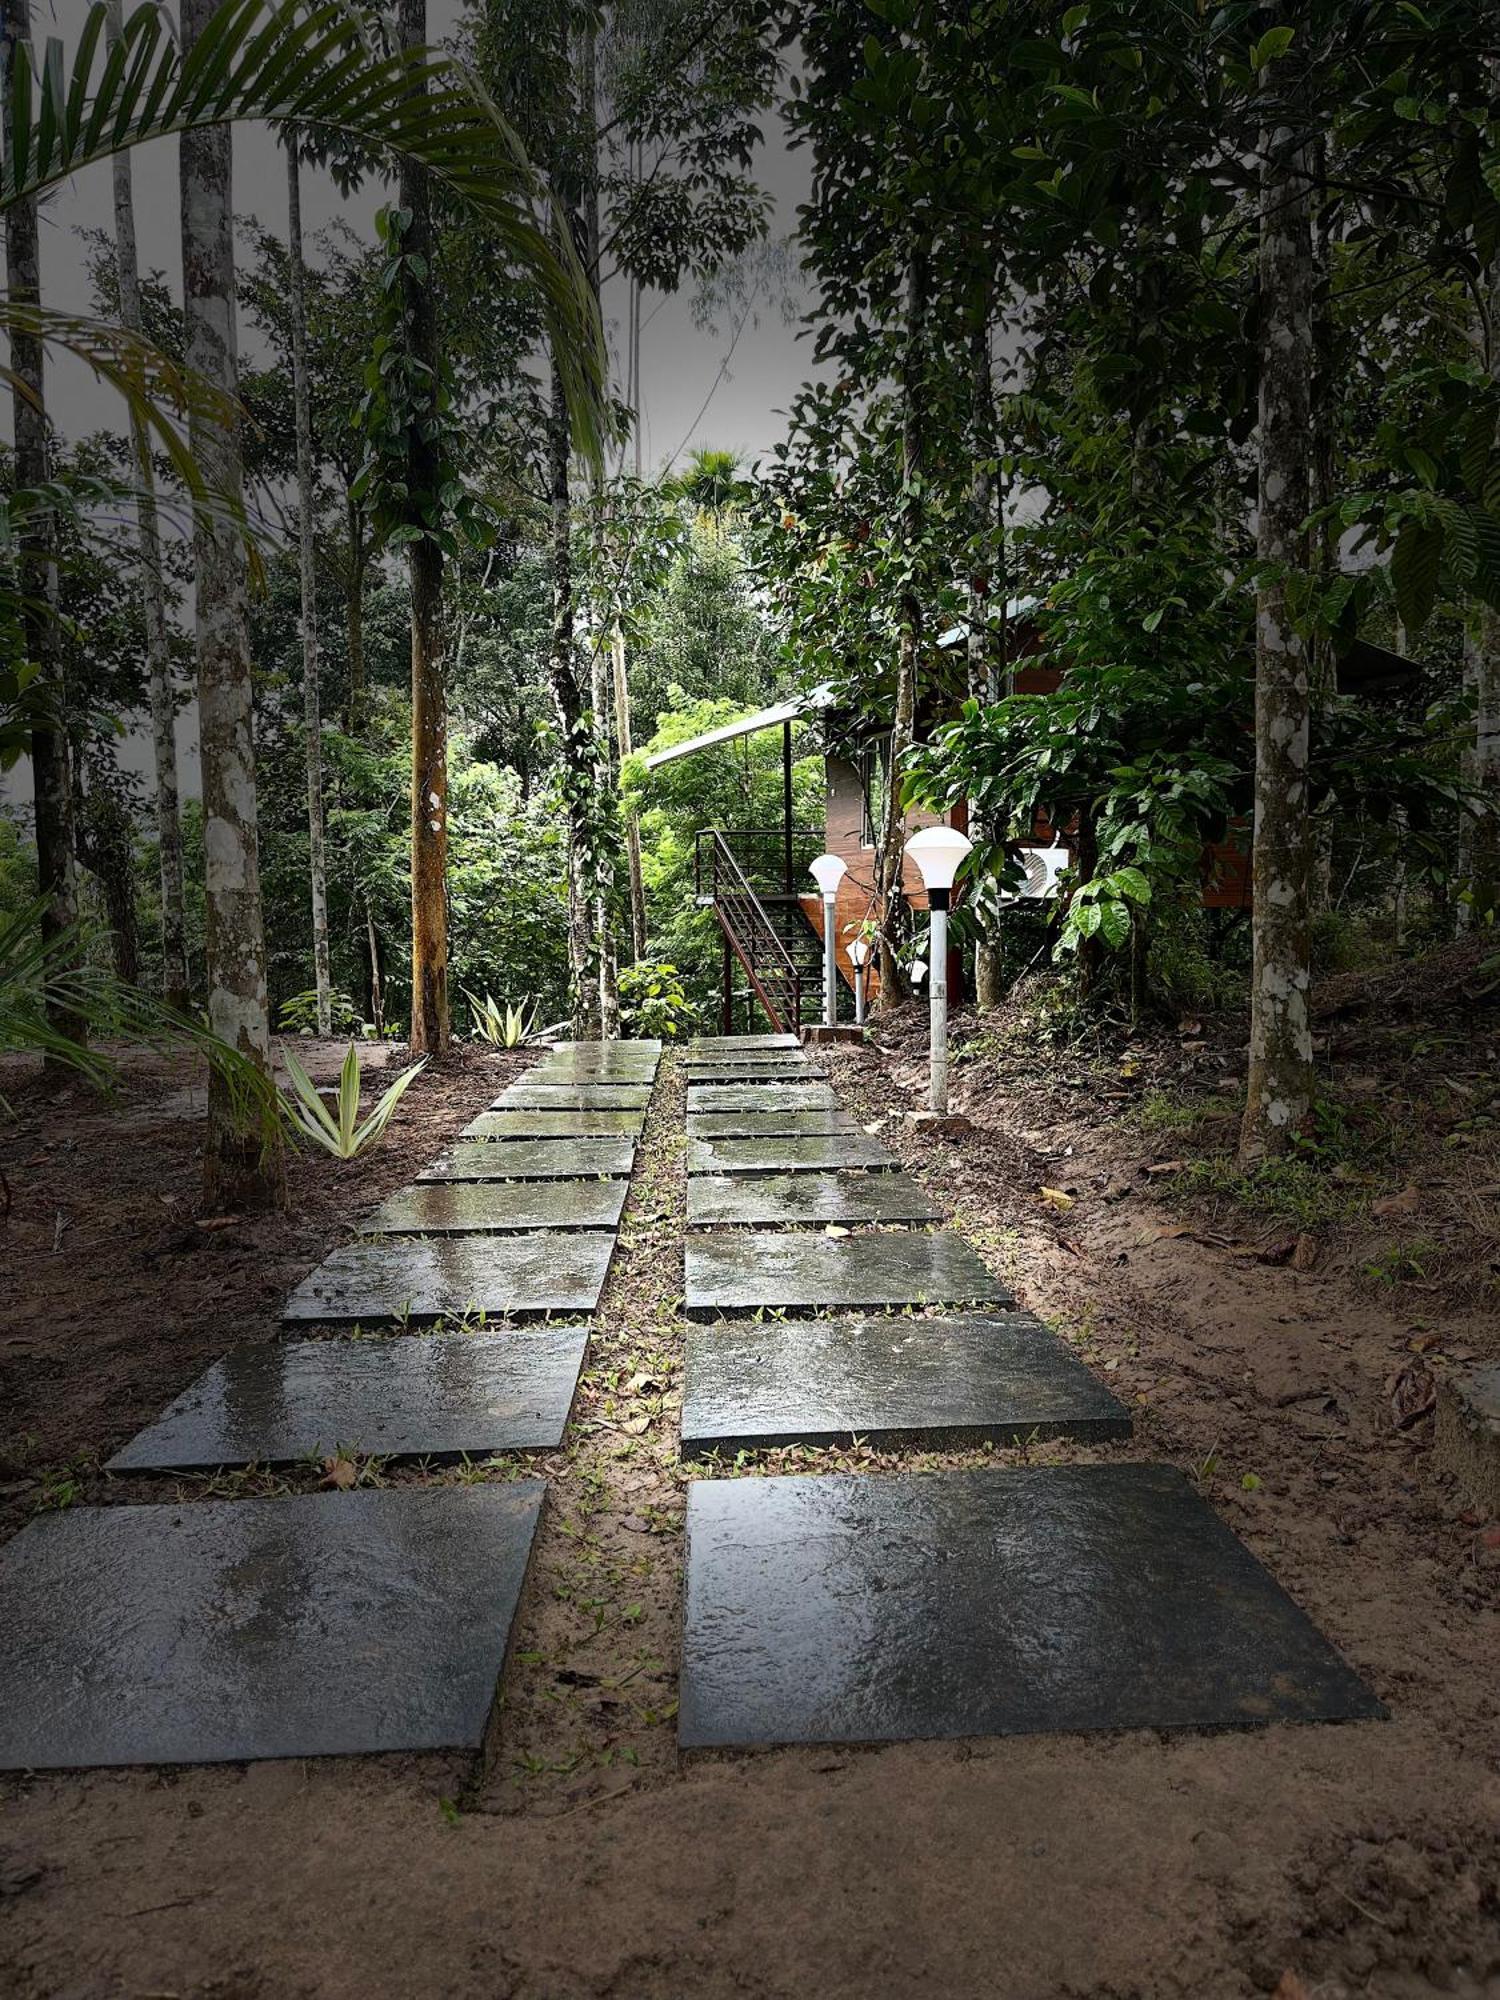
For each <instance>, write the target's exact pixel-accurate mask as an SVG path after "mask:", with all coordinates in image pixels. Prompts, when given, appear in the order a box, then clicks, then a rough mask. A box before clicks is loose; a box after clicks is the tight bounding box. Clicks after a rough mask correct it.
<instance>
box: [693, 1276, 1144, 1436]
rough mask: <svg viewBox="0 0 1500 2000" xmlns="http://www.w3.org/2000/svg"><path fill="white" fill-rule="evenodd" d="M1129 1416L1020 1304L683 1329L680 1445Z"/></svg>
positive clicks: (1075, 1429) (1003, 1427)
mask: <svg viewBox="0 0 1500 2000" xmlns="http://www.w3.org/2000/svg"><path fill="white" fill-rule="evenodd" d="M1130 1429H1131V1424H1130V1413H1129V1411H1128V1410H1127V1409H1126V1408H1125V1406H1124V1404H1123V1403H1121V1402H1119V1401H1118V1400H1117V1399H1116V1398H1115V1397H1114V1396H1112V1395H1111V1394H1110V1392H1109V1391H1108V1389H1106V1388H1105V1387H1104V1385H1103V1384H1102V1383H1101V1382H1099V1381H1098V1380H1096V1378H1095V1377H1094V1376H1093V1375H1092V1374H1091V1373H1090V1372H1089V1370H1088V1369H1087V1368H1086V1367H1085V1366H1084V1364H1083V1363H1082V1362H1081V1361H1080V1360H1079V1359H1078V1356H1077V1355H1076V1354H1074V1352H1073V1350H1072V1349H1071V1348H1070V1347H1069V1346H1068V1345H1067V1343H1066V1342H1065V1341H1062V1340H1059V1339H1058V1337H1057V1335H1056V1334H1055V1333H1052V1332H1050V1331H1049V1330H1048V1328H1046V1327H1045V1326H1043V1325H1042V1323H1041V1321H1040V1320H1039V1319H1036V1318H1034V1317H1033V1316H1032V1315H1031V1314H1030V1313H1021V1312H1015V1313H964V1314H944V1315H943V1316H942V1317H940V1318H937V1319H917V1318H889V1319H860V1320H828V1319H825V1320H816V1319H810V1320H738V1321H735V1322H733V1323H732V1324H729V1325H724V1326H713V1327H702V1326H695V1327H692V1328H690V1329H689V1331H688V1337H687V1368H686V1373H685V1378H684V1385H683V1399H682V1452H683V1456H684V1457H685V1458H697V1457H701V1456H702V1455H703V1454H704V1453H705V1452H710V1451H755V1450H767V1449H769V1448H770V1447H772V1446H775V1445H788V1444H810V1445H847V1444H849V1443H850V1442H851V1441H852V1440H853V1439H854V1438H856V1437H859V1438H865V1439H868V1440H869V1442H870V1443H871V1444H874V1445H878V1446H880V1447H882V1448H883V1449H887V1450H889V1449H890V1448H892V1447H893V1446H898V1445H910V1446H914V1447H916V1448H918V1449H920V1450H924V1451H935V1450H938V1449H941V1448H952V1447H954V1446H961V1445H977V1444H985V1443H995V1444H1014V1443H1016V1442H1018V1441H1020V1440H1022V1439H1029V1438H1055V1437H1070V1438H1095V1439H1097V1438H1123V1437H1129V1435H1130Z"/></svg>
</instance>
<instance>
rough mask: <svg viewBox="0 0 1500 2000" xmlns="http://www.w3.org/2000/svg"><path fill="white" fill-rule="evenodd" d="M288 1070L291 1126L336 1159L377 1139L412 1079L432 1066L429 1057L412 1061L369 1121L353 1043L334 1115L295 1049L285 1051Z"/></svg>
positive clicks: (345, 1157)
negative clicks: (362, 1111) (362, 1107)
mask: <svg viewBox="0 0 1500 2000" xmlns="http://www.w3.org/2000/svg"><path fill="white" fill-rule="evenodd" d="M282 1059H283V1061H284V1062H285V1064H286V1068H287V1074H288V1075H289V1076H290V1077H291V1079H292V1089H293V1092H294V1093H295V1101H291V1100H288V1099H285V1098H284V1099H283V1100H282V1109H283V1111H284V1113H285V1116H286V1120H287V1123H288V1125H289V1126H290V1127H291V1129H292V1131H293V1132H294V1133H296V1135H297V1136H298V1137H299V1138H301V1139H310V1140H311V1141H312V1142H313V1144H314V1145H317V1146H321V1147H322V1148H323V1150H324V1152H325V1153H331V1154H332V1155H333V1157H334V1158H335V1159H336V1160H352V1159H354V1158H355V1157H356V1156H357V1155H358V1154H360V1153H362V1152H363V1151H364V1150H365V1148H366V1147H367V1146H373V1145H375V1144H377V1143H378V1141H379V1139H380V1136H381V1134H382V1133H383V1132H384V1130H385V1128H386V1126H387V1125H388V1124H389V1123H390V1120H391V1115H392V1113H393V1112H394V1111H395V1109H396V1106H397V1105H398V1104H399V1103H400V1102H401V1100H402V1098H403V1097H404V1096H405V1095H406V1093H407V1091H408V1090H409V1089H410V1088H411V1086H412V1084H413V1083H414V1082H415V1081H416V1079H417V1078H418V1077H419V1076H420V1075H421V1074H422V1071H423V1070H424V1069H426V1067H427V1058H426V1057H425V1056H424V1057H423V1058H422V1060H421V1061H420V1062H417V1063H413V1064H412V1066H411V1068H410V1069H404V1070H402V1072H401V1074H400V1075H399V1076H398V1077H397V1078H396V1080H395V1081H394V1083H392V1084H391V1085H390V1086H389V1087H388V1088H387V1089H386V1090H385V1091H383V1092H382V1093H381V1096H380V1099H379V1101H378V1103H377V1104H376V1106H375V1108H374V1110H373V1111H372V1112H371V1113H370V1115H369V1117H368V1118H366V1119H365V1121H364V1123H363V1124H361V1123H360V1122H359V1097H360V1075H359V1054H358V1051H357V1050H356V1049H355V1046H354V1044H353V1042H351V1043H350V1044H349V1052H348V1054H347V1055H346V1056H345V1057H344V1061H343V1066H342V1068H341V1069H340V1071H339V1081H338V1089H337V1090H336V1091H335V1093H334V1110H335V1111H336V1113H337V1116H335V1115H334V1114H333V1113H332V1112H330V1111H329V1109H328V1106H327V1104H326V1103H325V1102H324V1101H323V1095H322V1093H321V1091H320V1090H319V1089H318V1086H317V1085H316V1084H315V1083H314V1082H313V1080H312V1078H311V1077H310V1076H309V1075H308V1073H307V1071H306V1070H305V1069H304V1068H303V1067H302V1065H301V1063H300V1062H298V1060H297V1058H296V1056H295V1055H294V1054H293V1053H292V1051H291V1050H290V1049H287V1050H285V1051H284V1053H283V1058H282Z"/></svg>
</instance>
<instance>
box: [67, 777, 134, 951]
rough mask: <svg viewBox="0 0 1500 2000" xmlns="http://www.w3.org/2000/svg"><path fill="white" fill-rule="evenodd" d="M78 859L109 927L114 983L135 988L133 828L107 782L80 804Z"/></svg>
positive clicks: (95, 786)
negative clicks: (92, 883) (90, 879)
mask: <svg viewBox="0 0 1500 2000" xmlns="http://www.w3.org/2000/svg"><path fill="white" fill-rule="evenodd" d="M76 803H77V808H78V810H77V815H76V830H77V835H78V858H79V860H80V861H81V862H82V863H83V865H84V866H85V867H86V868H87V869H88V871H89V873H90V874H91V875H92V876H93V878H94V880H95V881H96V882H97V883H98V884H99V892H100V894H101V895H102V897H103V898H104V917H105V922H106V923H107V924H108V925H109V942H110V952H111V955H112V957H113V959H114V967H115V977H116V978H117V979H120V980H123V981H124V983H125V984H126V985H127V986H135V985H137V984H138V983H139V981H140V976H141V950H140V925H139V923H138V922H137V918H136V899H135V824H134V821H133V820H132V819H131V816H130V813H129V811H128V810H127V809H126V807H125V806H124V805H123V804H122V803H121V801H120V798H119V795H118V793H117V792H116V791H115V790H114V788H113V787H112V786H111V785H110V784H109V782H108V771H107V770H106V777H105V781H104V782H103V783H100V782H98V779H97V772H96V775H95V782H93V783H91V784H90V785H89V786H88V787H87V789H86V790H82V791H81V792H80V794H79V797H78V800H77V802H76Z"/></svg>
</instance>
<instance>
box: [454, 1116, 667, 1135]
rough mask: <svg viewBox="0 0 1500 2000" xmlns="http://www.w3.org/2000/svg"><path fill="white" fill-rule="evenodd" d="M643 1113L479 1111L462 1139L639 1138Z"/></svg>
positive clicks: (465, 1128)
mask: <svg viewBox="0 0 1500 2000" xmlns="http://www.w3.org/2000/svg"><path fill="white" fill-rule="evenodd" d="M645 1123H646V1114H645V1112H644V1111H582V1110H573V1111H542V1110H523V1111H481V1112H480V1114H479V1116H478V1117H477V1118H473V1119H471V1120H470V1121H469V1123H468V1124H467V1125H465V1127H464V1129H463V1137H464V1138H465V1139H603V1138H610V1137H615V1136H617V1135H620V1134H624V1135H627V1136H629V1137H631V1138H636V1137H639V1135H640V1132H641V1130H642V1128H643V1126H644V1125H645Z"/></svg>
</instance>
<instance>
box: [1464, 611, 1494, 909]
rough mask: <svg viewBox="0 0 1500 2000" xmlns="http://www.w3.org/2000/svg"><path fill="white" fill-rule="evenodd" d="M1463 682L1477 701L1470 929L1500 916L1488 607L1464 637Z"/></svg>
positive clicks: (1471, 765) (1469, 764)
mask: <svg viewBox="0 0 1500 2000" xmlns="http://www.w3.org/2000/svg"><path fill="white" fill-rule="evenodd" d="M1464 681H1465V683H1466V685H1467V688H1468V690H1469V692H1470V694H1471V696H1472V699H1473V701H1474V739H1473V741H1472V742H1471V743H1469V744H1468V745H1467V746H1466V747H1465V750H1464V753H1463V760H1462V775H1463V781H1464V784H1465V785H1466V786H1467V788H1468V790H1469V792H1470V794H1471V796H1472V801H1473V804H1472V817H1471V818H1470V819H1469V822H1468V825H1467V827H1466V829H1465V835H1464V841H1463V847H1462V853H1463V865H1462V869H1461V876H1462V882H1461V888H1462V895H1461V900H1460V902H1459V906H1458V907H1459V912H1460V922H1461V923H1462V924H1463V925H1464V927H1465V928H1470V927H1477V926H1478V925H1481V924H1484V923H1488V922H1490V921H1493V920H1494V919H1495V918H1496V917H1497V916H1500V614H1497V613H1496V612H1494V611H1491V610H1490V609H1489V608H1488V607H1487V606H1486V607H1485V608H1483V609H1482V610H1481V611H1480V612H1479V614H1478V617H1477V619H1476V621H1475V624H1474V626H1473V628H1472V629H1471V630H1470V631H1469V632H1468V633H1467V634H1466V636H1465V642H1464Z"/></svg>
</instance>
